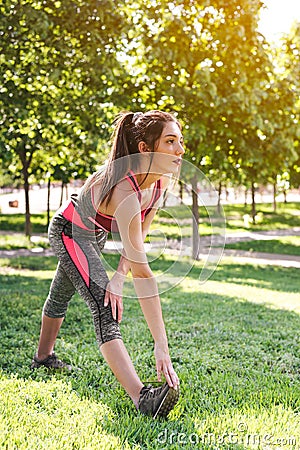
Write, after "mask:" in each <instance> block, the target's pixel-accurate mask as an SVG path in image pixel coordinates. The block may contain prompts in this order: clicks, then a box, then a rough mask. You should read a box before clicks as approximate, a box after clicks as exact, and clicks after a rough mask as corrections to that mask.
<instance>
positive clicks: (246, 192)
mask: <svg viewBox="0 0 300 450" xmlns="http://www.w3.org/2000/svg"><path fill="white" fill-rule="evenodd" d="M247 196H248V189H247V188H245V200H244V206H247Z"/></svg>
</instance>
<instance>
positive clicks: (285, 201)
mask: <svg viewBox="0 0 300 450" xmlns="http://www.w3.org/2000/svg"><path fill="white" fill-rule="evenodd" d="M283 197H284V203H285V204H287V190H286V189H283Z"/></svg>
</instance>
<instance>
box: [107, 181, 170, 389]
mask: <svg viewBox="0 0 300 450" xmlns="http://www.w3.org/2000/svg"><path fill="white" fill-rule="evenodd" d="M115 192H116V197H115V199H114V201H117V199H118V201H117V206H116V210H115V214H114V215H115V218H116V220H117V224H118V228H119V232H120V235H121V239H122V243H123V247H124V250H125V252H126V257H127V259H128V262H129V264H130V268H131V273H132V276H133V282H134V287H135V291H136V294H137V297H138V298H139V301H140V305H141V308H142V311H143V314H144V316H145V319H146V322H147V324H148V327H149V330H150V332H151V334H152V337H153V339H154V343H155V358H156V369H157V375H158V379H159V380H160V377H161V373H162V372H163V373H164V375H165V378H166V381H167V382H168V384H169V385H170V386H173V387H176V386H177V385H178V383H179V381H178V377H177V375H176V373H175V371H174V369H173V366H172V363H171V359H170V356H169V349H168V340H167V335H166V330H165V325H164V321H163V316H162V310H161V304H160V298H159V294H158V287H157V283H156V279H155V277H154V275H153V273H152V271H151V268H150V266H149V264H148V260H147V256H146V253H145V249H144V242H143V241H144V239H143V237H144V236H143V234H144V233H143V229H142V224H141V217H140V212H141V211H140V204H139V202H138V200H137V197H136V194H135V193H134V194H133V195H130V196H126V197H125V196H124V195H123V196H122V192H123V191H122V189H120V190H119V192H118V190H117V188H116V189H115V191H114V193H115ZM118 195H119V198H118V197H117V196H118ZM153 214H154V212H153ZM149 221H150V218H149Z"/></svg>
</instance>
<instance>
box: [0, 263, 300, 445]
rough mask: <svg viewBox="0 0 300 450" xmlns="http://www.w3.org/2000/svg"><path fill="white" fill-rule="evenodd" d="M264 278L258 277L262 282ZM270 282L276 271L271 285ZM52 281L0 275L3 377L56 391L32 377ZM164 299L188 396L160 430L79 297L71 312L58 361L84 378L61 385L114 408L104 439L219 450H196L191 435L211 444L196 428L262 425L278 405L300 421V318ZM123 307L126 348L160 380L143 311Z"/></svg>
mask: <svg viewBox="0 0 300 450" xmlns="http://www.w3.org/2000/svg"><path fill="white" fill-rule="evenodd" d="M53 262H54V260H53V261H52V263H53ZM54 267H55V265H54ZM243 267H244V266H243ZM238 268H239V270H240V272H239V275H240V277H241V280H242V279H243V275H242V269H241V267H240V266H238V267H235V266H234V267H233V269H232V270H233V272H232V277H233V275H234V282H237V280H238V277H237V272H238V271H237V269H238ZM219 270H220V271H218V272H216V274H215V276H218V277H219V279H221V280H222V279H223V276H225V273H224V270H225V268H220V269H219ZM228 270H229V268H228V267H227V268H226V273H227V278H224V279H226V280H227V281H228ZM259 270H260V269H259V268H257V272H256V270H255V271H254V272H253V275H256V276H257V275H258V274H259V273H260V272H259ZM244 271H246V272H247V273H248V268H247V267H246V268H245V267H244ZM271 274H272V272H271V271H270V272H269V271H268V272H265V273H264V276H265V277H267V276H270V275H271ZM27 275H28V274H27ZM278 275H279V273H277V276H278ZM281 276H282V274H281ZM244 277H245V274H244ZM49 282H50V278H48V277H46V278H45V279H40V278H37V277H34V276H22V275H20V274H19V275H15V274H12V275H10V274H6V275H3V276H2V275H1V276H0V294H1V305H0V315H1V346H2V352H3V356H2V358H1V369H2V371H3V373H4V374H5V376H10V375H11V374H17V375H18V377H22V378H25V379H29V380H30V379H32V380H48V381H49V382H51V379H52V375H50V376H49V374H48V373H47V372H46V371H43V370H41V371H36V372H32V371H31V370H30V369H29V368H28V366H29V364H30V360H31V357H32V354H33V352H34V349H35V347H36V344H37V339H38V333H39V327H40V314H41V308H42V305H43V302H44V298H45V296H46V295H47V292H48V288H49ZM272 283H273V284H274V283H275V279H274V281H273V282H272ZM275 285H276V283H275ZM256 286H257V285H256ZM279 287H281V288H282V286H281V285H279ZM164 300H165V302H164V304H163V309H164V316H165V321H166V326H167V330H168V335H169V343H170V352H171V355H172V359H173V363H174V367H175V369H176V371H177V373H178V375H179V377H180V380H181V392H182V396H181V399H180V402H179V404H178V406H177V407H176V408H175V410H174V411H173V413H172V416H171V418H170V420H169V421H154V420H152V419H151V418H146V417H142V416H140V415H139V414H136V412H135V409H134V407H133V405H132V403H131V401H130V400H129V398H128V397H127V395H126V394H125V393H124V391H123V389H121V388H120V386H119V385H118V383H117V382H116V380H115V378H114V377H113V375H112V374H111V372H110V370H109V369H108V367H107V365H106V364H105V363H104V361H103V359H102V357H101V356H100V355H99V351H98V348H97V345H96V343H95V337H94V331H93V326H92V323H91V322H92V321H91V318H90V313H89V311H88V308H87V307H86V306H85V304H84V302H83V301H82V300H81V299H80V298H79V297H78V296H77V295H76V296H75V297H74V299H73V300H72V302H71V304H70V307H69V310H68V315H67V318H66V320H65V323H64V324H63V328H62V331H61V334H60V337H59V339H58V341H57V352H58V354H59V356H60V357H62V358H63V359H66V360H69V361H70V362H71V363H72V364H73V365H74V366H75V367H80V368H81V369H82V370H81V371H79V372H74V373H72V374H70V375H66V374H63V373H62V374H55V375H53V376H54V377H55V379H61V380H64V381H65V382H66V383H71V385H72V388H73V389H74V390H75V391H76V392H77V394H78V395H79V396H80V398H89V399H92V400H93V401H97V402H99V403H105V404H106V405H107V406H108V407H109V408H110V410H111V411H112V413H113V416H114V420H111V419H104V420H103V421H102V422H101V424H99V426H100V425H101V427H102V428H103V430H104V431H105V432H106V433H110V434H113V435H114V436H117V437H119V439H120V441H121V442H122V443H126V442H127V443H128V444H129V445H130V446H135V445H140V448H142V449H146V448H148V449H150V448H151V449H162V448H174V449H176V448H203V449H205V448H207V449H211V448H213V446H212V445H211V444H208V445H207V446H206V443H205V442H204V441H203V442H202V443H201V442H200V444H199V445H200V446H199V447H195V444H193V443H192V442H190V440H189V436H193V437H194V439H197V438H196V436H198V440H200V439H202V440H203V436H201V435H199V429H198V428H197V423H198V424H199V423H200V424H203V423H205V421H206V420H207V419H208V417H210V418H211V417H214V418H218V417H222V416H223V415H227V416H231V415H234V414H236V411H240V412H243V411H249V410H253V415H256V416H257V415H258V416H259V415H260V414H262V413H263V411H265V410H268V409H272V408H273V407H274V405H275V406H276V405H277V406H283V407H284V408H286V409H291V410H292V411H293V412H294V413H296V412H299V409H300V387H299V386H300V383H299V367H300V359H299V355H300V343H299V339H298V335H299V327H300V317H299V315H298V314H296V313H294V312H291V311H284V310H279V309H277V310H270V309H269V308H268V307H266V306H264V305H256V304H253V303H250V302H246V301H240V300H237V299H236V298H234V297H231V296H225V295H222V294H220V295H215V294H210V293H204V294H203V295H202V294H201V297H200V296H199V294H198V292H186V291H185V287H184V286H178V287H176V288H175V289H174V290H173V291H172V292H169V293H168V294H167V295H166V296H165V297H164ZM124 303H125V312H124V314H125V318H124V321H123V323H122V333H123V337H124V341H125V343H126V346H127V348H128V350H129V353H130V355H132V358H133V361H134V364H135V366H136V368H137V371H138V373H139V374H140V376H141V379H143V380H149V379H155V369H154V367H155V366H154V358H153V345H152V340H151V337H150V334H149V331H148V330H147V327H146V325H145V322H144V321H143V319H142V313H141V311H140V308H139V305H138V302H137V301H132V300H131V301H128V302H126V299H125V301H124ZM137 346H138V349H137ZM58 408H59V405H58ZM270 427H272V422H271V423H270ZM232 431H234V430H232ZM270 431H271V430H270ZM184 436H185V438H186V440H187V442H186V444H185V443H184V442H183V437H184ZM179 439H180V440H181V441H179ZM226 448H230V447H226ZM232 448H235V449H243V448H247V446H243V445H240V446H238V445H234V446H233V447H232Z"/></svg>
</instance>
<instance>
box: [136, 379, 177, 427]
mask: <svg viewBox="0 0 300 450" xmlns="http://www.w3.org/2000/svg"><path fill="white" fill-rule="evenodd" d="M178 398H179V387H177V389H173V388H171V387H169V385H168V383H165V384H164V385H163V386H161V387H159V388H153V386H151V385H150V386H144V387H143V388H142V390H141V392H140V398H139V402H138V410H139V411H140V412H141V413H142V414H145V415H146V416H152V417H153V418H154V419H155V418H156V417H167V415H168V414H169V412H170V411H171V410H172V409H173V408H174V406H175V404H176V403H177V401H178Z"/></svg>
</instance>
